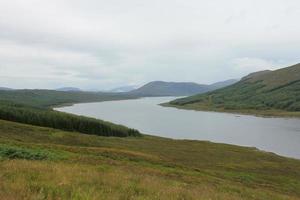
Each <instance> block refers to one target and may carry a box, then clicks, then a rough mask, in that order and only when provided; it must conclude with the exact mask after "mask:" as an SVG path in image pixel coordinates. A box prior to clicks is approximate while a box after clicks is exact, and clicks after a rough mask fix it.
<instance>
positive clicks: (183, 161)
mask: <svg viewBox="0 0 300 200" xmlns="http://www.w3.org/2000/svg"><path fill="white" fill-rule="evenodd" d="M0 180H1V181H0V199H97V200H98V199H162V200H164V199H204V200H205V199H212V200H214V199H225V200H226V199H230V200H234V199H256V200H259V199H261V200H268V199H270V200H273V199H300V161H299V160H293V159H288V158H283V157H280V156H276V155H274V154H271V153H265V152H260V151H257V150H256V149H254V148H244V147H238V146H233V145H226V144H214V143H210V142H199V141H188V140H171V139H164V138H159V137H150V136H145V137H138V138H107V137H100V136H91V135H84V134H78V133H71V132H64V131H59V130H55V129H48V128H41V127H35V126H29V125H22V124H18V123H13V122H7V121H1V120H0Z"/></svg>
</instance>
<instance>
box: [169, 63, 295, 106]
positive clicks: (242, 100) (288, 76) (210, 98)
mask: <svg viewBox="0 0 300 200" xmlns="http://www.w3.org/2000/svg"><path fill="white" fill-rule="evenodd" d="M170 104H171V105H175V106H179V107H180V106H182V107H183V108H184V107H190V108H195V109H200V110H201V109H205V110H259V111H263V110H279V111H280V110H281V111H291V112H295V111H300V63H299V64H296V65H293V66H290V67H286V68H282V69H278V70H275V71H270V70H266V71H260V72H255V73H251V74H249V75H248V76H245V77H244V78H242V79H241V81H239V82H237V83H235V84H233V85H231V86H228V87H226V88H223V89H219V90H216V91H212V92H208V93H206V94H202V95H195V96H190V97H187V98H182V99H177V100H175V101H172V102H170Z"/></svg>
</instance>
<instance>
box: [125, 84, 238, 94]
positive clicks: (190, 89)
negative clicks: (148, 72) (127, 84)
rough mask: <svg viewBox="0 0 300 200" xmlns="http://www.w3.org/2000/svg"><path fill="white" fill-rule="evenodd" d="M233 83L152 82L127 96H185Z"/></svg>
mask: <svg viewBox="0 0 300 200" xmlns="http://www.w3.org/2000/svg"><path fill="white" fill-rule="evenodd" d="M233 82H234V80H228V81H224V82H218V83H215V84H212V85H204V84H197V83H192V82H164V81H153V82H150V83H147V84H146V85H144V86H142V87H140V88H138V89H136V90H133V91H131V92H129V94H133V95H139V96H187V95H193V94H199V93H205V92H208V91H212V90H215V89H218V88H221V87H225V86H227V85H230V84H232V83H233Z"/></svg>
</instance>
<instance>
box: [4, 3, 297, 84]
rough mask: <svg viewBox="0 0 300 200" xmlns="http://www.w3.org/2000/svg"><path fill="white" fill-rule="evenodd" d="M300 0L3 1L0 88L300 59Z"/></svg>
mask: <svg viewBox="0 0 300 200" xmlns="http://www.w3.org/2000/svg"><path fill="white" fill-rule="evenodd" d="M299 19H300V1H299V0H243V1H241V0H227V1H223V0H151V1H150V0H126V1H124V0H109V1H108V0H26V1H24V0H0V86H2V87H12V88H48V89H53V88H59V87H66V86H73V87H79V88H81V89H86V90H108V89H111V88H114V87H119V86H125V85H141V84H144V83H146V82H149V81H153V80H164V81H181V82H185V81H188V82H197V83H206V84H209V83H213V82H217V81H222V80H226V79H232V78H241V77H242V76H245V75H247V74H248V73H251V72H254V71H259V70H265V69H271V70H274V69H278V68H281V67H286V66H289V65H292V64H296V63H299V62H300V23H299Z"/></svg>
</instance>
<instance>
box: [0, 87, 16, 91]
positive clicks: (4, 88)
mask: <svg viewBox="0 0 300 200" xmlns="http://www.w3.org/2000/svg"><path fill="white" fill-rule="evenodd" d="M0 90H5V91H7V90H13V89H12V88H7V87H0Z"/></svg>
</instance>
